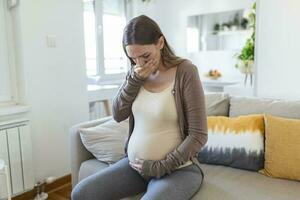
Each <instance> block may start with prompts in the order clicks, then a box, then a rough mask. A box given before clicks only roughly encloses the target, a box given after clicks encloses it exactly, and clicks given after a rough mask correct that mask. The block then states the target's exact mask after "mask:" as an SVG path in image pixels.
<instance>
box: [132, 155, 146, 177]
mask: <svg viewBox="0 0 300 200" xmlns="http://www.w3.org/2000/svg"><path fill="white" fill-rule="evenodd" d="M143 163H144V160H143V159H140V158H136V159H135V161H134V162H131V161H129V165H130V166H131V167H132V168H133V169H135V170H136V171H137V172H139V173H140V174H141V172H142V167H143Z"/></svg>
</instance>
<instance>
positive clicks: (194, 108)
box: [141, 65, 207, 178]
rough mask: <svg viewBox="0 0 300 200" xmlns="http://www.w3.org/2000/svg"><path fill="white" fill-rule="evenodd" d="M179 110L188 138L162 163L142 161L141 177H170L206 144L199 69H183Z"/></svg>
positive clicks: (204, 115)
mask: <svg viewBox="0 0 300 200" xmlns="http://www.w3.org/2000/svg"><path fill="white" fill-rule="evenodd" d="M185 67H187V69H185V72H184V78H183V89H182V95H181V98H182V106H183V111H184V115H185V118H186V122H187V123H186V124H187V127H185V129H186V130H185V131H187V133H188V134H187V136H186V137H185V139H184V140H183V141H182V143H180V145H179V146H178V147H177V148H176V149H174V150H173V151H172V152H170V153H169V154H167V156H166V157H165V159H163V160H158V161H154V160H145V161H144V163H143V165H142V170H141V174H142V175H146V176H154V177H156V178H160V177H162V176H164V175H165V174H171V173H172V171H174V170H175V169H176V168H177V167H179V166H180V165H182V164H184V163H186V162H187V161H188V160H190V159H191V158H192V157H195V156H197V155H198V153H199V151H200V150H201V148H202V147H203V146H204V145H205V143H206V142H207V118H206V109H205V97H204V91H203V88H202V85H201V81H200V77H199V74H198V69H197V67H196V66H194V65H189V66H185Z"/></svg>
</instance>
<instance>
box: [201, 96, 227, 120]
mask: <svg viewBox="0 0 300 200" xmlns="http://www.w3.org/2000/svg"><path fill="white" fill-rule="evenodd" d="M205 104H206V115H207V116H228V114H229V95H228V94H225V93H205Z"/></svg>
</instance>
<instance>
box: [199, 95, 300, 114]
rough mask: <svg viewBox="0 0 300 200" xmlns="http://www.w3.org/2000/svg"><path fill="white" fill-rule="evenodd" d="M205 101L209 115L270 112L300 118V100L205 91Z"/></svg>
mask: <svg viewBox="0 0 300 200" xmlns="http://www.w3.org/2000/svg"><path fill="white" fill-rule="evenodd" d="M205 103H206V112H207V116H230V117H237V116H240V115H248V114H262V113H268V114H271V115H275V116H279V117H286V118H294V119H300V101H288V100H280V99H270V98H259V97H241V96H229V95H228V94H226V93H205Z"/></svg>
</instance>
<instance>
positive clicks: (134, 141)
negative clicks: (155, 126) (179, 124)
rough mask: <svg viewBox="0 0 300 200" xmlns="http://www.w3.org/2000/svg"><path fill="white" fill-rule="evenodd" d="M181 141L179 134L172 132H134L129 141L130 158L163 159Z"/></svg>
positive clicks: (131, 159)
mask: <svg viewBox="0 0 300 200" xmlns="http://www.w3.org/2000/svg"><path fill="white" fill-rule="evenodd" d="M180 143H181V137H180V136H179V134H175V133H174V131H172V132H169V133H168V132H164V133H155V134H153V133H152V134H138V133H135V132H133V133H132V135H131V137H130V140H129V142H128V149H127V153H128V159H129V160H130V161H131V162H133V161H134V160H135V158H140V159H144V160H161V159H165V157H166V155H167V154H168V153H170V152H172V151H173V150H174V149H175V148H176V147H177V146H178V145H179V144H180Z"/></svg>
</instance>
